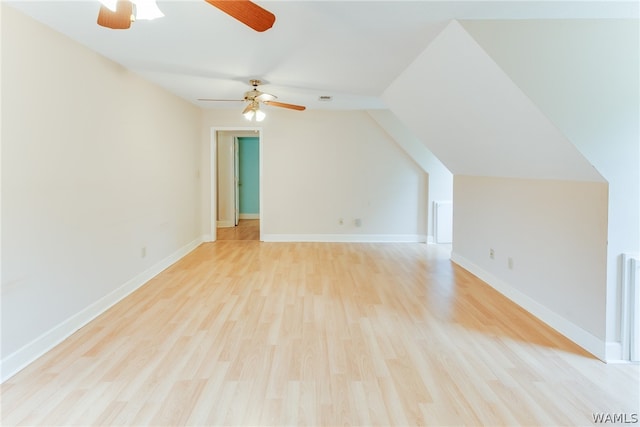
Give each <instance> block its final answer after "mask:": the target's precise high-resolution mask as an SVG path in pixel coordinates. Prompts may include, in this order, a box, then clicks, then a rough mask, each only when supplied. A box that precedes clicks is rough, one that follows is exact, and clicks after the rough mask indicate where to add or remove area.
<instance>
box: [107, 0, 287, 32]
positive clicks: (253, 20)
mask: <svg viewBox="0 0 640 427" xmlns="http://www.w3.org/2000/svg"><path fill="white" fill-rule="evenodd" d="M205 1H206V2H207V3H209V4H210V5H211V6H213V7H215V8H217V9H219V10H221V11H222V12H224V13H226V14H227V15H229V16H231V17H232V18H235V19H237V20H238V21H240V22H242V23H243V24H245V25H246V26H248V27H250V28H252V29H254V30H255V31H259V32H262V31H266V30H268V29H269V28H271V27H273V23H274V22H275V21H276V17H275V15H274V14H273V13H271V12H269V11H268V10H266V9H263V8H262V7H260V6H258V5H257V4H255V3H253V2H251V1H249V0H233V1H231V0H220V1H217V0H205ZM100 3H102V5H101V7H100V12H99V13H98V25H100V26H102V27H106V28H111V29H113V30H126V29H127V28H129V27H131V22H133V21H135V20H137V19H144V20H152V19H156V18H161V17H163V16H164V13H162V11H161V10H160V8H159V7H158V5H157V4H156V0H100Z"/></svg>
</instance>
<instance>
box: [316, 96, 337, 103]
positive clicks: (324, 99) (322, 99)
mask: <svg viewBox="0 0 640 427" xmlns="http://www.w3.org/2000/svg"><path fill="white" fill-rule="evenodd" d="M332 99H333V97H332V96H330V95H320V96H319V97H318V101H325V102H329V101H331V100H332Z"/></svg>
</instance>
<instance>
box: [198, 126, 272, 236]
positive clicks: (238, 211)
mask: <svg viewBox="0 0 640 427" xmlns="http://www.w3.org/2000/svg"><path fill="white" fill-rule="evenodd" d="M261 140H262V138H261V132H260V129H259V128H233V129H231V128H215V129H212V132H211V166H212V168H211V171H212V173H211V202H212V203H211V213H212V215H211V230H212V241H213V240H262V238H261V235H262V233H261V226H260V225H261V219H262V218H261V212H262V197H261V194H262V191H261V189H262V179H261V177H262V173H261V172H262V157H261V152H262V141H261Z"/></svg>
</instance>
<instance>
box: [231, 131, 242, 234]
mask: <svg viewBox="0 0 640 427" xmlns="http://www.w3.org/2000/svg"><path fill="white" fill-rule="evenodd" d="M233 165H234V167H233V180H234V183H235V197H234V199H235V212H234V217H235V218H234V221H235V225H236V226H237V225H238V223H239V222H240V186H241V185H242V183H241V182H240V142H239V141H238V137H237V136H235V137H233Z"/></svg>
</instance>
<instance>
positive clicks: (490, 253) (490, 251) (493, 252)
mask: <svg viewBox="0 0 640 427" xmlns="http://www.w3.org/2000/svg"><path fill="white" fill-rule="evenodd" d="M495 257H496V252H495V251H494V250H493V248H489V258H491V259H495Z"/></svg>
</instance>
